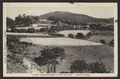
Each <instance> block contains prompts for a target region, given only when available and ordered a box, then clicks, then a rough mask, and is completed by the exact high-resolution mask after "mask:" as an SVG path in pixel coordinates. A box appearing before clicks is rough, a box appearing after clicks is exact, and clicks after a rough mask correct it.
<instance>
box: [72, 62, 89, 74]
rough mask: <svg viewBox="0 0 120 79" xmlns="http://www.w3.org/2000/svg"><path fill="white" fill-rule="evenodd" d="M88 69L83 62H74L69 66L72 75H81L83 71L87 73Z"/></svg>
mask: <svg viewBox="0 0 120 79" xmlns="http://www.w3.org/2000/svg"><path fill="white" fill-rule="evenodd" d="M88 69H89V66H88V64H87V63H86V62H85V61H84V60H76V61H74V62H73V63H72V65H71V68H70V70H71V72H72V73H82V72H83V71H87V70H88Z"/></svg>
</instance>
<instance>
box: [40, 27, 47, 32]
mask: <svg viewBox="0 0 120 79" xmlns="http://www.w3.org/2000/svg"><path fill="white" fill-rule="evenodd" d="M40 32H48V28H41V29H40Z"/></svg>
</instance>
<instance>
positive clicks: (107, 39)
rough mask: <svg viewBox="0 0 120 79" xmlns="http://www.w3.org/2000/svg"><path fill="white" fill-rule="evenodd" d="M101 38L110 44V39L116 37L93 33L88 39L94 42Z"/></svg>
mask: <svg viewBox="0 0 120 79" xmlns="http://www.w3.org/2000/svg"><path fill="white" fill-rule="evenodd" d="M101 39H104V40H105V42H106V44H109V43H110V41H112V40H113V39H114V37H113V36H108V35H92V36H91V37H90V38H89V39H88V40H89V41H94V42H100V40H101Z"/></svg>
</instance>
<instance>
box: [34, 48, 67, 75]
mask: <svg viewBox="0 0 120 79" xmlns="http://www.w3.org/2000/svg"><path fill="white" fill-rule="evenodd" d="M64 58H65V52H64V49H63V48H60V47H55V48H51V49H50V48H48V47H47V48H45V49H43V50H42V51H41V56H39V57H38V58H35V62H36V63H37V64H38V65H40V66H42V65H46V67H47V72H48V73H50V72H53V73H54V72H56V66H57V64H60V61H58V60H61V62H62V59H64Z"/></svg>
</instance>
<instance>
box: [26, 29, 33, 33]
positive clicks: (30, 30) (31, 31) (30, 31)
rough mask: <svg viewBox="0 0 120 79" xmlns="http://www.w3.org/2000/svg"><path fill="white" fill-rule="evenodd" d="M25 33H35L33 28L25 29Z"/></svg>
mask: <svg viewBox="0 0 120 79" xmlns="http://www.w3.org/2000/svg"><path fill="white" fill-rule="evenodd" d="M27 32H28V33H34V32H35V29H34V28H28V29H27Z"/></svg>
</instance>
